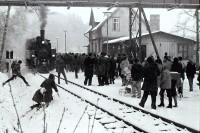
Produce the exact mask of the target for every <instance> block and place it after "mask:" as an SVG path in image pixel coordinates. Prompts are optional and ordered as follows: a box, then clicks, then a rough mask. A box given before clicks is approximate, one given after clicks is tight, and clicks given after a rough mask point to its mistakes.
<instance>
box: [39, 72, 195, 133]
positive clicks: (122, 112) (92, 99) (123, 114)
mask: <svg viewBox="0 0 200 133" xmlns="http://www.w3.org/2000/svg"><path fill="white" fill-rule="evenodd" d="M41 76H42V75H41ZM55 76H56V75H55ZM42 77H43V78H46V77H44V76H42ZM56 77H57V76H56ZM61 79H63V78H61ZM68 82H69V83H71V84H73V85H75V86H77V87H79V88H82V89H81V90H80V89H77V90H71V89H66V88H64V87H62V86H60V85H58V87H60V88H62V89H63V90H64V91H67V92H68V93H70V94H72V95H74V96H76V97H78V98H80V99H82V100H84V101H85V102H87V103H89V104H90V105H92V106H94V107H95V108H98V109H100V110H101V111H103V112H106V113H107V114H109V115H110V116H112V117H114V118H115V119H116V120H118V122H119V121H122V122H123V123H124V124H126V126H124V127H129V126H130V127H133V128H134V132H144V133H146V132H153V133H155V132H169V133H172V132H173V133H176V132H177V133H179V132H180V133H189V132H192V133H199V131H197V130H195V129H192V128H190V127H188V126H185V125H183V124H180V123H177V122H174V121H172V120H169V119H167V118H164V117H161V116H158V115H156V114H153V113H151V112H148V111H146V110H143V109H140V108H138V107H135V106H133V105H130V104H128V103H125V102H123V101H120V100H118V99H115V98H111V97H109V96H107V95H105V94H102V93H99V92H96V91H94V90H91V89H89V88H87V87H85V86H82V85H79V84H77V83H74V82H72V81H69V80H68ZM80 91H81V93H82V95H80ZM89 93H90V94H89ZM84 95H85V96H84ZM88 95H89V97H87V96H88ZM96 99H100V102H101V104H99V105H97V104H96ZM96 118H98V119H99V120H100V121H101V119H103V117H99V116H97V117H96ZM115 122H116V121H115ZM111 123H112V122H111ZM144 123H148V125H144ZM109 124H110V123H109Z"/></svg>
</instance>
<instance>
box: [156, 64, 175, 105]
mask: <svg viewBox="0 0 200 133" xmlns="http://www.w3.org/2000/svg"><path fill="white" fill-rule="evenodd" d="M165 90H166V92H167V97H168V99H169V105H168V106H167V108H172V96H171V75H170V71H169V70H168V69H167V66H163V70H162V73H161V78H160V93H159V94H160V104H159V105H158V107H164V92H165Z"/></svg>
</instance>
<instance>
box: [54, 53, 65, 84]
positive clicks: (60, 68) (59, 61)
mask: <svg viewBox="0 0 200 133" xmlns="http://www.w3.org/2000/svg"><path fill="white" fill-rule="evenodd" d="M65 69H66V64H65V61H64V59H63V57H62V55H57V57H56V72H57V73H58V84H60V74H61V73H62V75H63V77H64V79H65V83H66V84H68V82H67V77H66V75H65Z"/></svg>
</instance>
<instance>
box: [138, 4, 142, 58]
mask: <svg viewBox="0 0 200 133" xmlns="http://www.w3.org/2000/svg"><path fill="white" fill-rule="evenodd" d="M141 45H142V13H141V6H139V46H138V58H139V60H140V61H142V56H141Z"/></svg>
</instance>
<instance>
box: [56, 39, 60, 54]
mask: <svg viewBox="0 0 200 133" xmlns="http://www.w3.org/2000/svg"><path fill="white" fill-rule="evenodd" d="M58 39H59V38H58V37H56V49H57V53H58Z"/></svg>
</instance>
